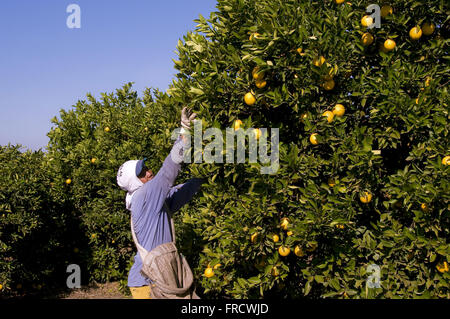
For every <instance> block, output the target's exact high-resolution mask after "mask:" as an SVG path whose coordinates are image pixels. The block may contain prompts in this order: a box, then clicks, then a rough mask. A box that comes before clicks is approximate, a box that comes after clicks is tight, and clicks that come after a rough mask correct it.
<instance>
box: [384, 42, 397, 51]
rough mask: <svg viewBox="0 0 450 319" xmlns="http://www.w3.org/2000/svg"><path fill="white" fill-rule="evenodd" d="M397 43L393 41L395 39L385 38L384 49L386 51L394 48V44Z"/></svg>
mask: <svg viewBox="0 0 450 319" xmlns="http://www.w3.org/2000/svg"><path fill="white" fill-rule="evenodd" d="M396 45H397V44H396V43H395V41H394V40H392V39H387V40H386V41H384V45H383V46H384V49H385V50H386V51H392V50H394V49H395V46H396Z"/></svg>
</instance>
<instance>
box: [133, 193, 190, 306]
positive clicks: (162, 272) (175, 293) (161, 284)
mask: <svg viewBox="0 0 450 319" xmlns="http://www.w3.org/2000/svg"><path fill="white" fill-rule="evenodd" d="M164 207H165V209H166V211H167V212H168V214H169V218H170V223H171V226H172V242H169V243H165V244H161V245H159V246H156V247H155V248H154V249H152V250H151V251H147V250H146V249H145V248H144V247H142V246H141V245H140V244H139V243H138V240H137V237H136V234H135V232H134V227H133V218H131V234H132V235H133V240H134V243H135V244H136V247H137V249H138V252H139V255H140V256H141V260H142V268H141V274H142V275H143V276H144V277H147V278H149V279H150V280H151V281H152V283H153V284H152V286H151V289H150V290H151V293H150V297H151V298H152V299H199V297H198V296H197V294H196V293H195V287H194V285H193V283H194V276H193V274H192V270H191V268H190V267H189V264H188V262H187V260H186V258H185V257H184V256H183V255H182V254H181V253H179V252H178V249H177V247H176V246H175V226H174V223H173V219H172V216H171V213H170V210H169V208H168V206H167V204H166V203H165V202H164Z"/></svg>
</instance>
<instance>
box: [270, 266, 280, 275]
mask: <svg viewBox="0 0 450 319" xmlns="http://www.w3.org/2000/svg"><path fill="white" fill-rule="evenodd" d="M279 274H280V273H279V271H278V269H277V267H276V266H273V267H272V276H274V277H277V276H278V275H279Z"/></svg>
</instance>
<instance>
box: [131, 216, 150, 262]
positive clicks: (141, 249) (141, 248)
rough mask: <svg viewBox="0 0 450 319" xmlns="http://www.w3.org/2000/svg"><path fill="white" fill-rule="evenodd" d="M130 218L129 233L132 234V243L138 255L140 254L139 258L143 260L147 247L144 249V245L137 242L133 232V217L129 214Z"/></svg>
mask: <svg viewBox="0 0 450 319" xmlns="http://www.w3.org/2000/svg"><path fill="white" fill-rule="evenodd" d="M130 215H131V214H130ZM130 219H131V235H132V236H133V240H134V244H135V245H136V248H137V250H138V252H139V255H140V256H141V260H142V261H144V258H145V256H146V255H147V254H148V251H147V249H145V248H144V247H142V246H141V245H139V242H138V240H137V237H136V233H135V232H134V226H133V217H132V216H130Z"/></svg>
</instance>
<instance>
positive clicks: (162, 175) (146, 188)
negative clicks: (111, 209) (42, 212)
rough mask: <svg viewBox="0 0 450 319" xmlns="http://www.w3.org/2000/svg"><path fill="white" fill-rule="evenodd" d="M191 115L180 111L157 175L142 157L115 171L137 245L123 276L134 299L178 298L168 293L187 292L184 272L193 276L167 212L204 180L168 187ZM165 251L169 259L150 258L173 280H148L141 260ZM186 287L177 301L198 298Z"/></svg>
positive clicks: (180, 158)
mask: <svg viewBox="0 0 450 319" xmlns="http://www.w3.org/2000/svg"><path fill="white" fill-rule="evenodd" d="M195 117H196V114H195V113H192V114H191V112H190V110H188V109H187V108H186V107H185V108H183V110H182V112H181V126H182V129H181V133H180V136H179V137H178V139H177V140H176V141H175V143H174V145H173V147H172V150H171V151H170V154H169V155H168V156H167V157H166V159H165V160H164V163H163V165H162V167H161V169H160V170H159V172H158V173H157V174H156V175H153V171H152V170H151V169H149V168H147V166H146V165H145V159H142V160H130V161H127V162H125V163H124V164H123V165H122V166H121V167H120V168H119V171H118V173H117V184H118V185H119V186H120V188H121V189H123V190H125V191H127V195H126V207H127V209H128V210H130V211H131V223H132V230H133V231H132V233H133V239H134V240H135V243H136V246H137V247H138V253H137V254H136V256H135V257H134V264H133V266H132V267H131V269H130V271H129V275H128V286H129V287H130V290H131V293H132V295H133V298H135V299H150V298H151V297H153V298H179V297H180V296H179V295H177V294H174V295H171V294H170V293H169V292H168V291H172V290H173V291H177V292H180V291H181V290H182V289H183V288H186V287H180V285H181V286H183V284H186V283H187V282H190V281H189V280H191V281H192V278H183V276H186V273H187V274H188V275H190V276H192V272H191V271H190V269H189V265H187V262H186V261H185V259H184V257H182V256H181V258H179V257H178V252H177V251H176V248H175V244H174V243H175V234H174V228H173V221H172V216H171V214H172V213H173V212H175V211H177V210H178V209H180V208H181V207H182V206H183V205H184V204H186V203H187V202H188V201H189V200H190V199H191V198H192V197H193V195H194V194H195V193H196V192H197V191H198V189H199V187H200V185H201V183H202V181H203V180H202V179H198V178H196V179H190V180H188V181H187V182H186V183H184V184H180V185H177V186H173V184H174V182H175V179H176V178H177V175H178V173H179V171H180V169H181V163H182V162H183V155H184V150H185V149H186V148H187V145H189V144H188V137H187V133H188V132H189V128H190V124H191V122H192V121H193V120H194V118H195ZM167 247H171V249H167ZM169 250H171V253H172V255H170V256H169V254H168V253H167V254H166V255H167V257H164V256H163V257H162V259H161V258H160V259H155V260H156V261H157V262H158V263H159V262H161V263H162V266H161V265H160V267H161V268H162V269H164V271H169V273H168V277H170V278H172V279H173V280H172V281H170V280H169V282H165V278H163V277H165V276H167V273H161V274H160V276H161V277H158V275H155V276H156V277H158V278H152V279H154V280H151V279H150V278H149V276H146V275H145V274H144V272H145V271H144V272H143V271H141V270H144V268H143V260H147V259H148V255H146V254H147V253H148V254H149V255H150V254H152V253H156V255H158V256H160V255H164V253H165V252H168V251H169ZM174 250H175V252H174ZM175 253H176V255H177V256H176V258H175V259H176V261H174V260H175V259H174V257H173V256H174V254H175ZM146 257H147V258H146ZM164 258H166V259H164ZM180 259H181V262H182V264H183V266H182V267H181V266H180ZM173 262H177V263H178V267H173V266H174V265H173ZM166 265H167V266H166ZM175 266H176V265H175ZM177 268H178V269H177ZM180 268H183V269H180ZM145 273H148V272H145ZM180 279H181V280H180ZM191 286H192V287H187V288H186V289H187V292H186V293H185V294H184V295H183V296H182V298H196V297H197V296H196V294H195V292H194V291H193V285H191ZM151 287H153V288H151ZM162 287H163V288H162ZM164 289H165V290H164ZM171 289H172V290H171ZM162 291H164V293H163V292H162ZM197 298H198V297H197Z"/></svg>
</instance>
